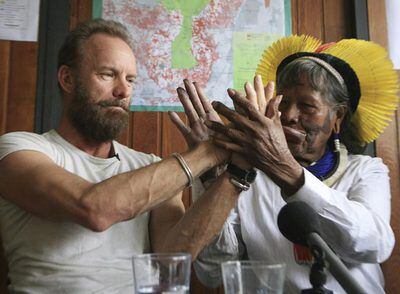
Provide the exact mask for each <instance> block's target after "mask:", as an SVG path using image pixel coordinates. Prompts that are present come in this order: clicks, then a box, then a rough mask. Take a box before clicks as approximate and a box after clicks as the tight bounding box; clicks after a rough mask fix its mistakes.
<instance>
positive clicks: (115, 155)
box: [114, 153, 121, 161]
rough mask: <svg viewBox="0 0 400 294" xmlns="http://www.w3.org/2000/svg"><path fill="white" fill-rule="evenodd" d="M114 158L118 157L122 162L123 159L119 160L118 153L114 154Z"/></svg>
mask: <svg viewBox="0 0 400 294" xmlns="http://www.w3.org/2000/svg"><path fill="white" fill-rule="evenodd" d="M114 157H116V158H117V159H118V160H119V161H121V159H119V155H118V153H115V154H114Z"/></svg>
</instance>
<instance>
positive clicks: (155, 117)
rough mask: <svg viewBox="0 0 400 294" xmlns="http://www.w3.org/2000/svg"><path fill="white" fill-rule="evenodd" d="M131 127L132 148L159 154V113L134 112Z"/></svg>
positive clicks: (160, 154) (160, 118)
mask: <svg viewBox="0 0 400 294" xmlns="http://www.w3.org/2000/svg"><path fill="white" fill-rule="evenodd" d="M131 115H132V117H133V120H132V125H131V129H132V132H131V134H130V135H131V136H132V148H133V149H135V150H138V151H141V152H146V153H153V154H155V155H157V156H162V153H161V151H162V150H161V145H162V143H161V120H162V117H161V113H157V112H134V113H132V114H131Z"/></svg>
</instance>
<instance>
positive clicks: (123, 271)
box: [0, 130, 159, 294]
mask: <svg viewBox="0 0 400 294" xmlns="http://www.w3.org/2000/svg"><path fill="white" fill-rule="evenodd" d="M113 146H114V150H115V153H116V154H118V156H119V159H120V160H118V159H117V158H116V157H113V158H107V159H103V158H98V157H94V156H91V155H89V154H87V153H85V152H83V151H82V150H80V149H78V148H76V147H75V146H73V145H71V144H70V143H68V142H67V141H65V140H64V139H63V138H62V137H61V136H59V135H58V134H57V132H56V131H54V130H52V131H50V132H48V133H45V134H43V135H38V134H33V133H27V132H15V133H9V134H6V135H3V136H1V137H0V160H1V159H2V158H4V157H5V156H7V155H8V154H10V153H13V152H16V151H20V150H34V151H38V152H41V153H44V154H46V155H47V156H48V157H49V158H50V159H51V160H53V161H54V163H56V164H57V165H59V166H61V167H63V168H65V169H66V170H68V171H70V172H71V173H74V174H76V175H79V176H80V177H82V178H84V179H86V180H87V181H90V182H92V183H97V182H100V181H103V180H105V179H108V178H110V177H112V176H114V175H117V174H120V173H124V172H128V171H131V170H135V169H138V168H140V167H143V166H147V165H149V164H152V163H154V162H156V161H158V160H159V158H158V157H156V156H154V155H148V154H144V153H141V152H137V151H134V150H132V149H129V148H127V147H125V146H123V145H121V144H119V143H118V142H115V141H114V142H113ZM10 184H12V183H10ZM0 196H1V195H0ZM110 197H113V195H110ZM148 221H149V214H148V213H145V214H142V215H140V216H139V217H136V218H134V219H132V220H129V221H125V222H120V223H117V224H114V225H113V226H111V227H110V228H109V229H107V230H106V231H104V232H93V231H91V230H89V229H86V228H84V227H82V226H81V225H78V224H75V223H72V222H53V221H47V220H44V219H42V218H39V217H36V216H34V215H32V214H30V213H27V212H26V211H24V210H22V209H20V208H19V207H17V206H16V205H14V204H13V203H11V202H9V201H7V200H5V199H3V198H2V197H0V234H1V237H2V239H3V246H4V250H5V255H6V259H7V261H8V265H9V278H10V280H11V285H10V287H9V291H10V293H40V294H43V293H133V292H134V290H133V273H132V264H131V258H132V256H133V255H134V254H138V253H144V252H149V251H150V243H149V233H148Z"/></svg>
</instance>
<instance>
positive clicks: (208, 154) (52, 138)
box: [0, 20, 243, 293]
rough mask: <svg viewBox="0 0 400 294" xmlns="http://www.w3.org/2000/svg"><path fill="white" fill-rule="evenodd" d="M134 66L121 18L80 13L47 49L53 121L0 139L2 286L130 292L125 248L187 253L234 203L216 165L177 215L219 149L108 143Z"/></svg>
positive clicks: (124, 111)
mask: <svg viewBox="0 0 400 294" xmlns="http://www.w3.org/2000/svg"><path fill="white" fill-rule="evenodd" d="M136 74H137V70H136V62H135V56H134V54H133V52H132V47H131V43H130V38H129V34H128V33H127V30H126V28H125V27H123V26H122V25H121V24H119V23H117V22H113V21H105V20H94V21H89V22H86V23H84V24H82V25H80V26H78V27H77V28H76V29H75V30H74V31H72V32H71V33H70V34H69V35H68V36H67V38H66V40H65V43H64V45H63V47H62V48H61V50H60V52H59V64H58V81H59V88H60V91H61V94H62V98H63V113H62V118H61V123H60V125H59V127H58V128H57V129H56V130H51V131H49V132H47V133H45V134H42V135H39V134H34V133H28V132H14V133H9V134H6V135H3V136H2V137H0V170H1V173H0V234H1V237H2V240H3V247H4V251H5V257H6V259H7V262H8V267H9V273H8V278H9V281H10V284H9V286H8V290H9V291H10V292H11V293H89V292H90V293H93V292H96V293H97V292H101V293H133V281H132V268H131V257H132V256H133V255H134V254H138V253H143V252H160V251H161V252H163V251H164V252H165V251H172V252H173V251H175V252H176V251H186V252H189V253H191V254H192V257H193V258H195V257H196V255H197V253H198V252H199V251H200V250H201V248H202V247H203V246H204V245H205V244H206V243H207V242H209V241H210V240H211V238H212V237H213V236H214V235H215V234H217V233H218V232H219V230H220V229H221V227H222V225H223V223H224V220H225V218H226V217H227V215H228V214H229V211H230V210H231V209H232V207H234V205H235V203H236V201H237V198H238V196H239V193H240V191H241V190H242V189H241V187H242V186H243V185H242V184H240V183H238V182H236V181H232V178H231V177H230V176H229V175H228V174H227V173H223V174H222V175H220V176H219V177H218V178H217V180H216V181H215V182H214V184H212V185H211V186H210V188H209V189H208V190H207V191H206V192H205V193H204V195H203V197H202V199H201V200H199V201H198V202H196V204H195V205H194V206H193V209H190V210H189V211H188V212H187V213H186V214H184V206H183V203H182V200H181V191H182V190H183V189H184V188H185V187H186V186H188V185H189V186H190V185H191V184H192V182H193V180H194V179H195V178H197V177H198V176H200V175H201V174H203V173H204V172H205V171H207V170H209V169H211V168H213V167H214V166H217V165H220V164H221V163H223V162H225V161H227V160H228V158H229V156H230V154H229V152H227V151H224V150H222V149H219V148H217V147H215V146H213V145H212V144H211V143H208V142H197V143H196V144H193V146H192V148H191V149H190V150H189V151H188V152H185V153H183V154H182V155H180V154H174V155H173V156H172V157H170V158H166V159H164V160H160V158H158V157H156V156H154V155H149V154H144V153H141V152H137V151H134V150H132V149H130V148H128V147H126V146H123V145H121V144H119V143H118V142H116V141H115V138H117V136H118V135H119V134H120V133H121V131H122V130H123V129H124V128H125V126H126V124H127V118H128V108H129V100H130V97H131V94H132V88H133V82H134V80H135V77H136ZM186 86H187V87H189V88H190V87H194V85H193V84H190V85H189V83H186ZM182 91H184V90H182ZM209 107H211V105H209ZM210 111H213V110H212V109H211V110H210ZM193 132H196V130H195V129H193Z"/></svg>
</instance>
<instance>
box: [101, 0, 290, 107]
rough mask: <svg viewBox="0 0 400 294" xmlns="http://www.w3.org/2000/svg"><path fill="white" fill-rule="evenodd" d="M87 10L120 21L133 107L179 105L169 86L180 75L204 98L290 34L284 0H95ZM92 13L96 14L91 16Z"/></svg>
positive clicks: (248, 74) (250, 70)
mask: <svg viewBox="0 0 400 294" xmlns="http://www.w3.org/2000/svg"><path fill="white" fill-rule="evenodd" d="M93 3H94V7H93V11H94V16H95V17H96V16H101V17H103V18H105V19H113V20H117V21H120V22H122V23H123V24H125V25H126V26H127V27H128V29H129V31H130V32H131V34H132V37H133V44H134V53H135V56H136V59H137V66H138V78H137V81H136V85H135V91H134V94H133V96H132V100H131V110H133V111H135V110H136V111H168V110H177V111H180V110H182V107H181V105H180V102H179V100H178V97H177V94H176V88H177V87H179V86H182V80H183V79H184V78H187V79H189V80H192V81H196V82H197V83H198V84H200V85H201V86H202V87H203V89H204V91H205V93H206V94H207V96H208V97H209V99H210V100H219V101H221V102H223V103H225V104H227V105H229V106H231V105H232V103H231V100H230V99H229V97H228V95H227V93H226V90H227V89H228V88H235V89H239V90H241V89H243V84H244V82H246V81H252V79H253V75H254V72H255V69H256V67H257V64H258V61H259V59H260V57H261V54H262V51H263V50H264V48H265V47H266V46H268V45H269V44H271V43H272V42H274V41H275V40H276V39H278V38H279V37H281V36H284V35H287V34H290V29H291V22H290V4H289V3H290V0H135V1H133V0H102V1H99V0H95V1H94V2H93ZM96 14H97V15H96Z"/></svg>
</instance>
